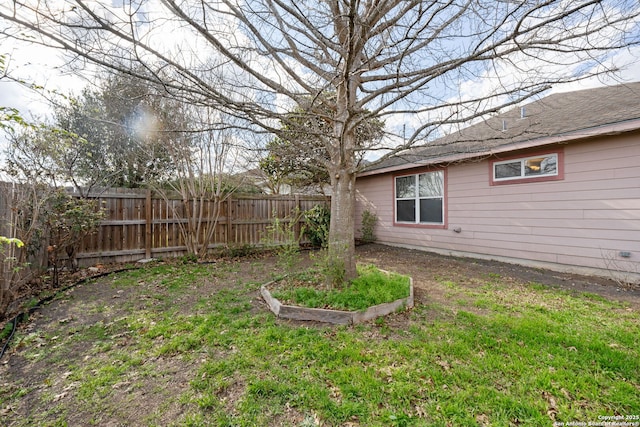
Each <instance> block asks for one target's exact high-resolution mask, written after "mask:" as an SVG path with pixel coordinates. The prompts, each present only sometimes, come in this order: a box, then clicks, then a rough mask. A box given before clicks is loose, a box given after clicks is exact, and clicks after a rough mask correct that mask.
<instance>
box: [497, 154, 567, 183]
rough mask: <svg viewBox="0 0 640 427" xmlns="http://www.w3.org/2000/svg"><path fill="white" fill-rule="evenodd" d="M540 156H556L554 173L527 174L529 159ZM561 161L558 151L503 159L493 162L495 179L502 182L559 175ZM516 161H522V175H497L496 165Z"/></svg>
mask: <svg viewBox="0 0 640 427" xmlns="http://www.w3.org/2000/svg"><path fill="white" fill-rule="evenodd" d="M540 157H555V159H556V168H555V171H554V172H552V173H541V174H535V175H526V171H525V165H526V162H527V160H532V159H539V158H540ZM559 161H560V158H559V156H558V153H546V154H539V155H536V156H528V157H518V158H514V159H510V160H503V161H500V162H493V164H492V174H493V181H495V182H502V181H512V180H523V179H536V178H541V177H553V176H558V174H559V170H560V165H559ZM516 162H520V175H518V176H509V177H504V178H498V177H496V167H497V166H499V165H504V164H508V163H516Z"/></svg>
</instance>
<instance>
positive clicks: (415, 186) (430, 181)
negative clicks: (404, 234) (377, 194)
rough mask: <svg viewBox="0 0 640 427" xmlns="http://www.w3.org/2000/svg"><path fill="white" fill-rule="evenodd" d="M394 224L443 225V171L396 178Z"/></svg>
mask: <svg viewBox="0 0 640 427" xmlns="http://www.w3.org/2000/svg"><path fill="white" fill-rule="evenodd" d="M395 190H396V197H395V199H396V222H398V223H407V224H438V225H442V224H444V171H434V172H425V173H421V174H416V175H406V176H398V177H396V182H395Z"/></svg>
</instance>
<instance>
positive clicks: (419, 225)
mask: <svg viewBox="0 0 640 427" xmlns="http://www.w3.org/2000/svg"><path fill="white" fill-rule="evenodd" d="M429 172H442V180H443V183H442V193H443V194H442V223H435V222H428V223H426V222H425V223H421V222H402V221H401V222H398V218H397V208H398V204H397V203H398V198H397V197H396V179H397V178H402V177H405V176H418V175H421V174H424V173H429ZM416 179H417V178H416ZM447 179H448V177H447V168H426V169H420V170H414V171H412V172H411V173H407V172H406V171H403V172H401V173H396V174H393V175H392V177H391V187H392V191H391V194H392V195H393V226H394V227H410V228H411V227H413V228H431V229H446V228H447V226H448V209H447V200H448V197H447ZM400 200H403V199H400ZM404 200H409V199H404ZM414 200H417V201H419V200H420V197H417V198H416V199H414ZM418 213H419V212H418ZM416 219H417V220H419V217H418V218H416Z"/></svg>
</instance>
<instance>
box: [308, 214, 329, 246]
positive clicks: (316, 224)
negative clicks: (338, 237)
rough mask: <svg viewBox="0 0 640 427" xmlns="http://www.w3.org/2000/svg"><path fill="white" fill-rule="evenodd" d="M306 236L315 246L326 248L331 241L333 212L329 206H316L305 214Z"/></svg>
mask: <svg viewBox="0 0 640 427" xmlns="http://www.w3.org/2000/svg"><path fill="white" fill-rule="evenodd" d="M304 222H305V226H304V235H305V237H306V238H307V239H309V241H310V242H311V244H312V245H313V246H316V247H322V248H324V247H326V246H327V242H328V240H329V223H330V222H331V211H330V210H329V207H328V206H325V205H315V206H314V207H313V208H311V209H309V210H308V211H306V212H305V213H304Z"/></svg>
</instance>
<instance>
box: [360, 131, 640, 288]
mask: <svg viewBox="0 0 640 427" xmlns="http://www.w3.org/2000/svg"><path fill="white" fill-rule="evenodd" d="M549 149H551V150H554V149H558V150H560V151H561V152H562V153H563V163H564V165H563V166H564V170H563V178H562V179H560V180H555V181H544V182H517V183H510V184H502V185H491V182H490V181H491V179H490V178H491V176H490V172H491V166H490V165H491V163H490V161H489V160H481V161H469V162H466V163H458V164H453V165H449V166H448V167H447V168H446V169H447V173H446V182H445V186H446V187H445V198H446V200H445V210H446V215H445V218H446V222H445V226H444V227H440V228H437V227H430V228H428V227H420V226H406V225H401V224H395V223H394V205H395V200H394V176H397V175H399V174H407V173H419V172H422V171H425V170H429V169H426V168H425V169H413V170H406V171H398V172H395V173H394V174H392V173H387V174H380V175H371V176H364V177H361V178H358V180H357V184H356V189H357V210H356V215H357V217H356V221H359V219H360V218H361V217H362V212H363V211H364V210H365V209H368V210H370V211H372V212H374V213H375V214H376V215H377V216H378V223H377V226H376V229H375V234H376V237H377V240H378V242H380V243H386V244H391V245H398V246H405V247H410V248H419V249H426V250H430V251H435V252H441V253H447V254H453V255H463V256H465V255H466V256H475V257H481V258H491V259H497V260H502V261H508V262H515V263H519V264H526V265H534V266H540V267H546V268H552V269H556V270H562V271H573V272H580V273H590V274H601V275H608V274H610V273H612V272H614V273H615V272H616V271H618V277H619V278H621V279H623V280H627V279H628V280H632V281H637V280H638V279H639V278H640V133H638V132H636V133H634V134H626V135H625V136H617V137H608V138H606V139H604V138H600V139H595V140H590V141H584V142H580V143H571V144H562V145H557V146H552V147H545V148H544V150H545V151H549ZM534 152H535V151H534ZM527 153H530V152H527V151H525V152H520V153H513V154H514V155H520V154H522V155H523V156H526V155H527ZM511 154H512V153H509V155H508V156H511ZM508 156H507V155H505V156H503V157H508ZM357 227H358V230H359V227H360V226H359V224H358V225H357ZM454 230H459V232H456V231H454ZM620 252H628V253H629V255H630V256H629V257H621V256H620Z"/></svg>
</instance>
